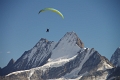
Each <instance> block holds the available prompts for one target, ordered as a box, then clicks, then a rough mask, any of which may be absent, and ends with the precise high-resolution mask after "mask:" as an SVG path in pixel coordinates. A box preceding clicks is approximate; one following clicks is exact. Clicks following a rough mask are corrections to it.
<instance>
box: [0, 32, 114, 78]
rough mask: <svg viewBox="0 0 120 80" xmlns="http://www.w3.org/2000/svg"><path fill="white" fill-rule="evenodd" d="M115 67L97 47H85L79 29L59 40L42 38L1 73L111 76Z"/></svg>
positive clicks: (35, 75)
mask: <svg viewBox="0 0 120 80" xmlns="http://www.w3.org/2000/svg"><path fill="white" fill-rule="evenodd" d="M113 68H114V65H113V64H111V62H110V61H109V60H108V59H107V58H106V57H104V56H101V55H100V54H99V52H98V51H97V50H95V49H94V48H85V47H84V43H83V42H82V41H81V40H80V38H79V37H78V36H77V34H76V33H75V32H67V33H66V34H65V35H64V36H63V37H62V38H61V39H60V40H59V41H58V42H54V41H48V40H47V39H45V38H41V39H40V40H39V41H38V42H37V43H36V44H35V46H34V47H33V48H31V49H30V50H28V51H25V52H24V53H23V55H22V56H21V57H20V58H19V59H18V60H17V61H16V62H15V63H13V65H12V66H11V67H8V69H4V68H3V69H0V72H3V74H1V73H0V74H1V75H4V76H2V77H0V79H1V80H13V79H17V80H46V79H52V80H55V79H59V78H63V79H77V80H78V79H80V80H87V79H88V80H91V79H107V77H108V76H109V74H110V72H112V73H113V70H112V69H113ZM9 69H11V70H9ZM7 70H8V71H7ZM4 72H6V73H4ZM104 74H105V76H104ZM112 75H113V74H112ZM92 76H96V78H95V77H92Z"/></svg>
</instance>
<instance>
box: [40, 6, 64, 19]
mask: <svg viewBox="0 0 120 80" xmlns="http://www.w3.org/2000/svg"><path fill="white" fill-rule="evenodd" d="M45 11H52V12H55V13H57V14H59V15H60V16H61V17H62V18H63V19H64V16H63V15H62V13H61V12H60V11H58V10H57V9H54V8H44V9H42V10H40V11H39V13H38V14H40V13H41V12H45Z"/></svg>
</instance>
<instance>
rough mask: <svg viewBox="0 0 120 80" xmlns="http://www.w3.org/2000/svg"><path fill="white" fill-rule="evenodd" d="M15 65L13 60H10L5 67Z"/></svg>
mask: <svg viewBox="0 0 120 80" xmlns="http://www.w3.org/2000/svg"><path fill="white" fill-rule="evenodd" d="M14 63H15V61H14V59H13V58H12V59H11V60H10V61H9V63H8V64H7V66H10V65H13V64H14Z"/></svg>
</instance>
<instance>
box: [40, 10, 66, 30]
mask: <svg viewBox="0 0 120 80" xmlns="http://www.w3.org/2000/svg"><path fill="white" fill-rule="evenodd" d="M45 11H52V12H55V13H57V14H58V15H60V16H61V17H62V19H64V16H63V14H62V13H61V12H60V11H58V10H57V9H54V8H44V9H42V10H40V11H39V13H38V14H40V13H41V12H45ZM46 32H49V29H47V30H46Z"/></svg>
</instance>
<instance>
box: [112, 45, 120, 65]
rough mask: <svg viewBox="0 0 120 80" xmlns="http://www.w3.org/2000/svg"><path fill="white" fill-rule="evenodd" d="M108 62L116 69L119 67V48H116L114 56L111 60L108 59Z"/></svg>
mask: <svg viewBox="0 0 120 80" xmlns="http://www.w3.org/2000/svg"><path fill="white" fill-rule="evenodd" d="M110 62H111V63H112V64H113V65H115V66H116V67H117V66H120V47H118V48H117V49H116V51H115V52H114V54H113V55H112V57H111V59H110Z"/></svg>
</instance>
